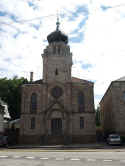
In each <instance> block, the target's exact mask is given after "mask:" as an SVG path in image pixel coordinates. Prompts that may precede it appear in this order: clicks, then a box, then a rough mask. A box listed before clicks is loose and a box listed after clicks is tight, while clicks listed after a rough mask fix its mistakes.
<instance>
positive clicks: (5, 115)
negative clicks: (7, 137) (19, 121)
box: [0, 99, 10, 134]
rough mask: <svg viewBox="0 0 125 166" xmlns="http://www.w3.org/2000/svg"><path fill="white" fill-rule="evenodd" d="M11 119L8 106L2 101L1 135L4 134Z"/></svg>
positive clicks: (0, 112) (0, 106)
mask: <svg viewBox="0 0 125 166" xmlns="http://www.w3.org/2000/svg"><path fill="white" fill-rule="evenodd" d="M9 119H10V114H9V112H8V106H7V104H6V103H4V102H3V101H2V100H1V99H0V134H4V131H5V129H6V128H7V126H8V120H9Z"/></svg>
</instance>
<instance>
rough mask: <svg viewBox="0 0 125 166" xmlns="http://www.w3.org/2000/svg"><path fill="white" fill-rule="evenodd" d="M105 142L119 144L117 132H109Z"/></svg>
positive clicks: (119, 138) (119, 139)
mask: <svg viewBox="0 0 125 166" xmlns="http://www.w3.org/2000/svg"><path fill="white" fill-rule="evenodd" d="M107 143H108V144H109V145H121V143H122V141H121V137H120V135H118V134H110V135H109V136H108V138H107Z"/></svg>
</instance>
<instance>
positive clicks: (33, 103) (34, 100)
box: [30, 93, 37, 113]
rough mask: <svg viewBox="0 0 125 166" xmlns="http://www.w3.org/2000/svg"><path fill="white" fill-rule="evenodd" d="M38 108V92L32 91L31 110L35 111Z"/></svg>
mask: <svg viewBox="0 0 125 166" xmlns="http://www.w3.org/2000/svg"><path fill="white" fill-rule="evenodd" d="M36 110H37V94H36V93H32V95H31V100H30V112H31V113H35V112H36Z"/></svg>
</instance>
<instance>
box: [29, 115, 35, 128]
mask: <svg viewBox="0 0 125 166" xmlns="http://www.w3.org/2000/svg"><path fill="white" fill-rule="evenodd" d="M30 128H31V129H35V118H34V117H33V118H31V127H30Z"/></svg>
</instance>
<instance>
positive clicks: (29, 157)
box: [25, 156, 35, 159]
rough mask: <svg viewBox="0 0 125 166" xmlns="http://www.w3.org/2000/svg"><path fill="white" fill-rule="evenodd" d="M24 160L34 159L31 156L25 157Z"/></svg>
mask: <svg viewBox="0 0 125 166" xmlns="http://www.w3.org/2000/svg"><path fill="white" fill-rule="evenodd" d="M25 158H26V159H34V158H35V157H33V156H27V157H25Z"/></svg>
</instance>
